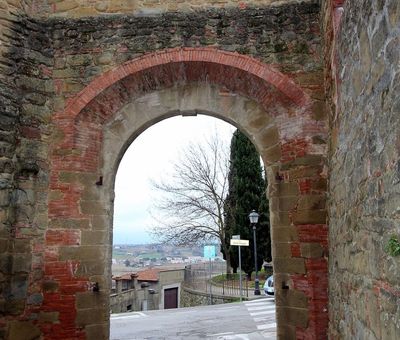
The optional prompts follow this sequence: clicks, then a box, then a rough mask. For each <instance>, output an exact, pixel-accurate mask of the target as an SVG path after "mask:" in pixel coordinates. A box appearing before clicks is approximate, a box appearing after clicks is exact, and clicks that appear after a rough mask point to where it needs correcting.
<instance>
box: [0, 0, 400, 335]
mask: <svg viewBox="0 0 400 340" xmlns="http://www.w3.org/2000/svg"><path fill="white" fill-rule="evenodd" d="M399 16H400V4H399V2H398V1H397V0H386V1H385V0H379V1H378V0H375V1H372V0H371V1H366V0H353V1H343V0H326V1H317V0H307V1H306V0H304V1H289V0H285V1H282V0H280V1H273V0H266V1H261V0H257V1H234V0H231V1H221V0H220V1H209V2H207V1H194V0H193V1H150V0H145V1H122V0H121V1H116V0H108V1H107V0H102V1H96V2H91V1H85V0H60V1H48V0H35V1H33V0H32V1H27V0H26V1H19V0H6V1H3V2H1V3H0V209H1V210H0V220H1V225H0V292H1V296H0V314H1V319H0V338H6V339H36V338H44V339H85V338H86V339H94V338H101V339H106V338H107V337H108V333H109V325H108V322H109V314H108V313H109V298H108V295H109V276H110V264H109V263H110V260H111V242H112V211H113V206H112V204H113V203H112V202H113V180H114V176H115V173H116V169H117V167H118V162H119V160H120V158H121V157H122V155H123V152H124V151H125V150H126V148H127V146H128V145H129V144H130V143H131V142H132V141H133V140H134V138H136V136H137V135H138V134H140V133H141V132H142V131H143V130H144V129H146V128H147V127H149V126H151V125H152V124H155V123H157V122H158V121H159V120H161V119H164V118H167V117H170V116H171V115H175V114H177V113H178V114H179V113H180V112H185V111H190V112H192V111H193V110H197V111H199V112H205V113H208V114H212V115H215V116H216V117H219V118H223V119H227V120H228V121H230V122H232V123H233V124H235V125H236V126H238V127H239V128H241V129H242V130H243V131H244V132H246V133H247V134H248V135H249V136H250V137H251V138H252V140H253V142H254V143H255V145H256V147H257V148H258V150H259V151H260V154H261V156H262V158H263V160H264V163H265V165H266V167H267V172H268V180H269V183H270V187H269V196H270V202H271V225H272V242H273V254H274V270H275V282H276V284H277V287H276V290H277V293H276V304H277V321H278V336H279V338H281V339H296V338H297V339H325V338H332V339H353V338H362V339H364V338H365V339H395V338H400V324H399V320H400V309H399V308H400V307H399V306H400V301H399V299H400V287H399V280H398V277H399V272H400V269H399V264H400V260H399V257H393V256H390V255H389V254H388V253H387V252H386V251H385V246H386V244H387V242H388V239H389V238H390V237H391V236H393V235H397V237H398V238H399V237H400V229H399V226H398V221H399V208H398V205H399V203H398V202H399V200H398V197H399V190H398V189H399V188H398V186H399V179H398V178H399V177H400V173H399V169H400V166H399V151H400V146H399V145H400V142H399V140H398V138H399V137H398V136H399V135H400V134H399V128H400V126H399V117H400V112H399V111H400V106H399V102H398V98H397V97H396V96H395V94H396V93H398V90H399V73H400V66H399V50H400V48H399V39H400V38H399V34H400V18H399ZM160 142H162V141H160ZM94 283H98V284H99V286H100V292H93V289H92V287H93V284H94Z"/></svg>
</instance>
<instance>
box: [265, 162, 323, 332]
mask: <svg viewBox="0 0 400 340" xmlns="http://www.w3.org/2000/svg"><path fill="white" fill-rule="evenodd" d="M324 163H325V160H324V157H323V156H319V155H304V156H302V157H298V158H295V159H293V160H291V161H289V162H286V163H281V164H279V165H274V166H272V167H270V168H269V169H268V173H269V176H268V178H269V179H270V181H269V190H268V192H269V198H270V211H271V233H272V239H273V243H272V255H273V265H274V275H275V282H274V286H275V294H276V316H277V322H278V324H279V328H278V336H279V337H280V338H282V339H303V338H309V339H323V338H325V337H326V330H327V326H328V311H327V302H328V301H327V299H328V297H327V289H328V281H327V273H328V259H327V256H328V244H327V234H328V228H327V225H326V210H325V208H326V174H325V164H324Z"/></svg>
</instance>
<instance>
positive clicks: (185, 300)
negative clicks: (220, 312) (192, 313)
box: [180, 287, 239, 307]
mask: <svg viewBox="0 0 400 340" xmlns="http://www.w3.org/2000/svg"><path fill="white" fill-rule="evenodd" d="M236 301H239V298H235V297H229V296H222V295H215V294H214V295H212V301H211V304H212V305H219V304H222V303H230V302H236ZM209 305H210V294H208V293H203V292H199V291H196V290H193V289H190V288H188V287H183V288H182V289H181V305H180V307H195V306H209Z"/></svg>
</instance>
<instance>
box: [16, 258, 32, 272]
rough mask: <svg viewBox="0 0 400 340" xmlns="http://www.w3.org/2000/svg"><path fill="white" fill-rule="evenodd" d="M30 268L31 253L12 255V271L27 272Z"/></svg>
mask: <svg viewBox="0 0 400 340" xmlns="http://www.w3.org/2000/svg"><path fill="white" fill-rule="evenodd" d="M31 268H32V255H31V254H30V253H28V254H26V255H20V254H18V255H17V254H15V255H14V256H13V267H12V271H13V273H19V272H26V273H29V272H30V271H31Z"/></svg>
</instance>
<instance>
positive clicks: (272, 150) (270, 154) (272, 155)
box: [261, 144, 282, 165]
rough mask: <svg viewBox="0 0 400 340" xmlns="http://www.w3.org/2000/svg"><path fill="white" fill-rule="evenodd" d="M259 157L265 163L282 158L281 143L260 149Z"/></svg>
mask: <svg viewBox="0 0 400 340" xmlns="http://www.w3.org/2000/svg"><path fill="white" fill-rule="evenodd" d="M261 157H262V158H263V160H264V162H265V164H267V165H270V164H275V163H277V162H278V161H279V160H280V159H281V158H282V150H281V145H280V144H276V145H274V146H271V147H268V148H266V149H264V150H263V151H261Z"/></svg>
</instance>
